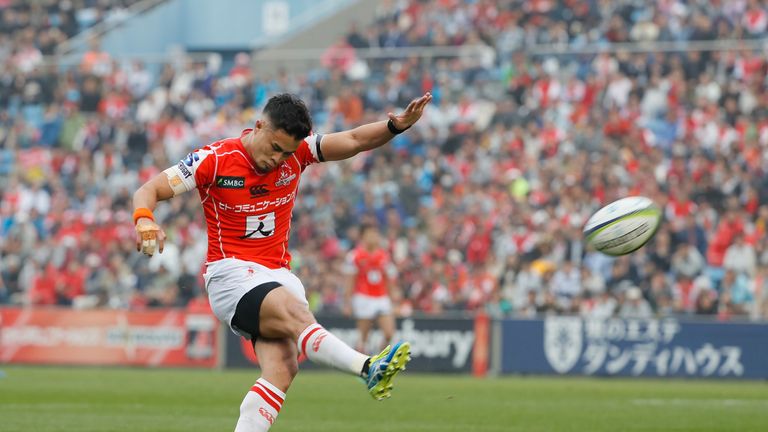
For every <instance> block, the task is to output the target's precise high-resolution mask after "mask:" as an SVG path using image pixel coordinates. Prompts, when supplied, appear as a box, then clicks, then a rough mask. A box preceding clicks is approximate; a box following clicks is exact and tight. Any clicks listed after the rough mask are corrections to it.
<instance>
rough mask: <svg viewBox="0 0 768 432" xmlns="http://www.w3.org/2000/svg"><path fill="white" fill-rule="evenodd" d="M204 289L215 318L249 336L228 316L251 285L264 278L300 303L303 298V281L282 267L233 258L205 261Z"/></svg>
mask: <svg viewBox="0 0 768 432" xmlns="http://www.w3.org/2000/svg"><path fill="white" fill-rule="evenodd" d="M203 278H204V279H205V290H206V291H207V292H208V299H209V300H210V302H211V309H212V310H213V313H214V315H216V318H218V319H219V320H221V322H223V323H225V324H227V325H228V326H229V328H230V329H231V330H232V331H233V332H234V333H235V334H238V335H240V336H243V337H246V338H247V337H250V335H248V334H244V333H242V332H240V331H237V330H235V329H234V328H233V327H232V317H234V316H235V309H236V308H237V303H238V302H239V301H240V299H241V298H242V297H243V296H244V295H245V294H246V293H248V291H250V290H252V289H253V288H255V287H257V286H259V285H261V284H263V283H267V282H277V283H279V284H281V285H282V286H284V287H285V288H286V289H288V291H289V292H290V293H291V294H293V295H294V296H296V298H298V299H299V300H301V301H302V302H304V304H307V305H309V303H308V302H307V297H306V293H305V292H304V285H303V284H302V283H301V281H300V280H299V278H297V277H296V275H294V274H293V273H291V271H290V270H288V269H285V268H279V269H270V268H267V267H264V266H263V265H261V264H256V263H253V262H250V261H243V260H239V259H237V258H224V259H221V260H218V261H214V262H212V263H209V264H208V266H207V268H206V270H205V274H203Z"/></svg>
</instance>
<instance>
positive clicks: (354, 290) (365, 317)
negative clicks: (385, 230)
mask: <svg viewBox="0 0 768 432" xmlns="http://www.w3.org/2000/svg"><path fill="white" fill-rule="evenodd" d="M346 271H347V274H349V276H350V280H349V284H348V285H347V292H346V296H345V306H344V312H345V315H352V316H353V317H354V318H355V321H356V322H357V332H358V345H357V349H358V350H360V351H362V350H364V348H365V347H366V344H367V343H368V335H369V333H370V331H371V329H372V328H373V324H374V321H376V322H377V323H378V325H379V329H380V330H381V333H382V335H383V336H384V340H383V344H382V345H383V346H382V348H383V347H384V346H386V345H387V344H389V343H390V341H391V340H392V338H393V337H394V336H395V317H394V315H393V312H392V299H391V297H392V294H393V293H394V286H393V284H394V281H395V277H397V269H396V268H395V266H394V265H393V264H392V259H391V258H390V255H389V252H388V251H387V250H386V249H385V248H383V247H382V246H381V235H380V233H379V229H378V228H377V227H376V226H374V225H368V224H366V225H363V226H362V227H361V228H360V244H359V245H358V246H357V247H356V248H355V249H353V250H352V251H350V252H349V254H348V255H347V263H346Z"/></svg>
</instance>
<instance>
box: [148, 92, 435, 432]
mask: <svg viewBox="0 0 768 432" xmlns="http://www.w3.org/2000/svg"><path fill="white" fill-rule="evenodd" d="M431 100H432V96H431V95H430V94H429V93H426V94H425V95H424V96H422V97H420V98H417V99H415V100H413V101H412V102H411V103H410V104H408V106H407V107H406V109H405V111H404V112H403V113H402V114H400V115H397V116H396V115H394V114H392V113H389V114H388V116H389V120H388V121H380V122H376V123H369V124H366V125H363V126H360V127H357V128H354V129H351V130H347V131H343V132H339V133H333V134H328V135H324V136H323V135H311V130H312V122H311V119H310V115H309V112H308V110H307V108H306V106H305V105H304V103H303V102H302V101H301V100H300V99H298V98H296V97H294V96H292V95H289V94H281V95H278V96H274V97H272V98H271V99H270V100H269V101H268V103H267V104H266V106H265V108H264V111H263V117H262V118H261V119H259V120H258V121H257V122H256V124H255V127H254V128H253V129H246V130H244V131H243V132H242V134H241V136H240V137H235V138H227V139H223V140H220V141H217V142H215V143H213V144H211V145H209V146H206V147H204V148H202V149H199V150H197V151H195V152H192V153H190V154H189V155H188V156H187V157H186V158H185V159H184V160H182V161H180V162H179V163H178V164H177V165H175V166H172V167H170V168H168V169H167V170H165V171H164V172H163V173H161V174H159V175H158V176H156V177H155V178H153V179H152V180H150V181H149V182H147V183H146V184H144V185H143V186H142V187H141V188H139V190H137V191H136V193H135V194H134V197H133V204H134V209H135V210H134V223H135V224H136V233H137V237H136V247H137V249H138V250H140V251H142V252H143V253H145V254H147V255H153V254H154V252H155V250H158V251H159V252H162V249H163V243H164V240H165V233H164V232H163V230H162V229H161V228H160V227H159V226H158V225H157V224H156V223H155V221H154V216H153V213H152V211H153V210H154V208H155V206H156V204H157V202H158V201H161V200H167V199H170V198H172V197H173V196H175V195H178V194H181V193H184V192H187V191H190V190H192V189H197V190H198V192H199V195H200V200H201V202H202V205H203V210H204V212H205V217H206V222H207V226H208V257H207V267H206V273H205V275H204V276H205V282H206V284H205V286H206V290H207V291H208V296H209V299H210V301H211V308H212V309H213V312H214V314H216V316H217V317H218V318H219V319H220V320H221V321H223V322H225V323H226V324H227V325H229V326H230V328H231V329H232V331H234V332H235V333H237V334H239V335H242V336H243V337H246V338H249V339H250V340H251V341H253V344H254V349H255V351H256V354H257V356H258V358H259V361H260V365H261V369H262V376H261V377H260V378H259V379H258V380H257V381H256V383H255V384H254V386H253V387H252V388H251V391H250V392H248V394H247V395H246V396H245V399H244V400H243V403H242V404H241V406H240V418H239V420H238V423H237V426H236V428H235V431H236V432H260V431H266V430H268V429H269V428H270V426H271V425H272V424H273V423H274V421H275V418H276V417H277V415H278V413H279V411H280V408H281V407H282V403H283V400H284V398H285V392H286V391H287V390H288V387H289V386H290V384H291V382H292V381H293V378H294V377H295V375H296V373H297V371H298V363H297V356H298V354H300V353H304V354H306V356H307V358H309V360H311V361H314V362H317V363H320V364H324V365H326V366H330V367H334V368H336V369H338V370H341V371H344V372H348V373H350V374H353V375H358V376H361V377H362V378H363V379H364V380H366V382H367V386H368V390H369V392H370V394H371V395H372V396H373V397H374V398H376V399H378V400H381V399H384V398H387V397H390V395H391V394H390V392H391V389H392V384H391V381H392V378H393V377H394V376H395V375H396V374H397V373H398V372H399V371H400V370H403V369H404V368H405V363H406V362H407V361H408V359H409V353H410V346H409V344H408V343H407V342H403V343H398V344H396V345H395V346H393V347H391V349H390V347H387V348H386V349H385V350H384V351H382V352H381V353H380V354H378V355H376V356H373V357H369V356H367V355H364V354H362V353H359V352H357V351H355V350H353V349H352V348H350V347H349V346H347V345H346V344H344V343H343V342H342V341H341V340H339V339H338V338H337V337H336V336H334V335H333V334H331V333H329V332H328V331H326V330H325V329H324V328H323V327H322V326H321V325H319V324H317V322H316V320H315V318H314V316H313V315H312V313H311V312H310V311H309V308H308V303H307V300H306V296H305V292H304V286H303V285H302V283H301V281H300V280H299V279H298V278H297V277H296V276H295V275H294V274H293V273H291V272H290V266H289V263H290V258H291V255H290V253H289V251H288V238H289V233H290V222H291V220H290V219H291V212H292V210H293V205H294V202H295V198H296V192H297V190H298V186H299V179H300V174H301V173H302V172H303V171H304V169H306V168H307V167H308V166H309V165H312V164H314V163H318V162H323V161H333V160H341V159H347V158H350V157H352V156H354V155H356V154H358V153H360V152H362V151H367V150H371V149H374V148H377V147H380V146H382V145H384V144H385V143H387V142H388V141H389V140H391V139H392V137H393V136H394V135H396V134H398V133H401V132H403V131H405V130H406V129H408V128H409V127H410V126H412V125H413V124H414V123H415V122H416V121H417V120H418V119H419V118H420V117H421V115H422V113H423V111H424V107H425V106H426V105H427V104H428V103H429V102H430V101H431Z"/></svg>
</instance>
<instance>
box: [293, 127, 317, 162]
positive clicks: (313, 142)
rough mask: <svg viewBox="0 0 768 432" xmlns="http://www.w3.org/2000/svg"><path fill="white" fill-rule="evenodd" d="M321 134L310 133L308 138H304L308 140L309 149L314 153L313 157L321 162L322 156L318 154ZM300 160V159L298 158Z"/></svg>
mask: <svg viewBox="0 0 768 432" xmlns="http://www.w3.org/2000/svg"><path fill="white" fill-rule="evenodd" d="M319 136H320V135H317V134H315V135H310V136H308V137H306V138H304V141H306V143H307V146H309V151H310V153H312V157H313V158H315V160H316V161H318V162H320V156H319V155H318V154H317V137H319ZM296 161H297V162H298V159H296ZM299 167H301V164H299Z"/></svg>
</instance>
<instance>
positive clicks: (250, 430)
mask: <svg viewBox="0 0 768 432" xmlns="http://www.w3.org/2000/svg"><path fill="white" fill-rule="evenodd" d="M284 400H285V393H283V392H282V391H280V389H278V388H277V387H275V386H273V385H272V384H270V383H269V381H267V380H265V379H264V378H259V379H258V380H256V384H254V385H253V387H251V391H249V392H248V394H247V395H245V399H243V403H242V404H240V418H239V419H237V426H235V432H266V431H268V430H269V428H270V427H271V426H272V424H273V423H274V422H275V420H277V414H279V413H280V408H281V407H282V406H283V401H284Z"/></svg>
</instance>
